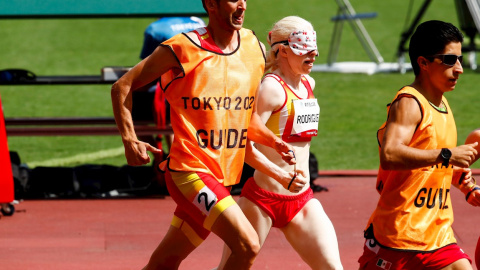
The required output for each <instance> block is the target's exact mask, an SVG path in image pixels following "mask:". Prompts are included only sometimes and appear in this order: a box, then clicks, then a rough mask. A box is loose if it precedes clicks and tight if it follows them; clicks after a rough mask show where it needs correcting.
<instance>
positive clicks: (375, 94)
mask: <svg viewBox="0 0 480 270" xmlns="http://www.w3.org/2000/svg"><path fill="white" fill-rule="evenodd" d="M409 2H410V1H376V0H362V1H360V0H351V3H352V5H353V6H354V8H355V9H356V11H357V12H359V13H360V12H377V14H378V17H377V18H375V19H368V20H364V21H363V23H364V25H365V27H366V29H367V31H368V33H369V34H370V36H371V38H372V39H373V41H374V43H375V45H376V46H377V48H378V50H379V51H380V53H381V54H382V56H383V58H384V59H385V61H387V62H392V61H396V52H397V47H398V43H399V40H400V35H401V33H402V32H403V31H404V29H405V19H406V16H407V11H408V5H409ZM422 2H423V1H414V2H413V14H412V15H411V16H412V17H413V16H414V15H415V14H416V12H417V10H418V9H419V7H420V5H421V4H422ZM336 12H337V6H336V4H335V1H313V0H306V1H303V2H302V5H299V4H298V3H297V1H293V0H290V1H287V0H283V1H278V0H255V1H248V10H247V16H246V22H245V27H246V28H250V29H253V30H255V32H256V34H257V35H258V37H259V38H260V40H261V41H262V42H263V43H264V44H267V43H266V35H267V33H268V30H269V29H270V27H271V26H272V25H273V23H274V22H275V21H277V20H279V19H281V18H283V17H285V16H289V15H298V16H301V17H303V18H305V19H307V20H309V21H311V22H312V23H313V25H314V27H315V29H316V31H317V35H318V47H319V52H320V55H319V57H318V58H317V63H318V64H320V63H325V62H326V59H327V55H328V49H329V45H330V39H331V35H332V31H333V22H331V21H330V18H331V17H332V16H333V15H335V14H336ZM412 17H411V18H412ZM429 19H440V20H444V21H449V22H452V23H454V24H456V25H457V26H458V18H457V14H456V11H455V6H454V1H432V4H431V5H430V7H429V9H428V10H427V13H426V14H425V16H424V17H423V20H429ZM152 20H153V18H152V19H83V20H81V19H60V20H0V37H1V39H0V44H1V45H0V47H1V48H2V49H1V51H0V59H1V61H0V70H1V69H6V68H24V69H28V70H31V71H33V72H34V73H36V74H37V75H92V74H93V75H98V74H100V69H101V68H102V67H104V66H132V65H135V64H136V63H137V62H138V61H139V53H140V49H141V46H142V42H143V30H144V29H145V27H146V26H147V25H148V24H149V23H150V22H151V21H152ZM368 60H369V58H368V57H367V54H366V53H365V52H364V50H363V48H362V47H361V44H360V42H359V41H358V40H357V38H356V36H355V35H354V33H353V31H352V30H351V28H350V26H349V25H348V24H347V23H346V24H345V25H344V28H343V35H342V41H341V46H340V50H339V55H338V59H337V61H368ZM312 76H313V77H314V78H315V80H316V85H317V86H316V89H315V93H316V96H317V97H318V99H319V103H320V106H321V118H320V125H319V136H318V138H315V139H314V140H313V142H312V150H313V152H314V153H315V154H316V156H317V158H318V160H319V167H320V169H321V170H331V169H376V168H377V167H378V153H377V151H378V150H377V142H376V131H377V128H378V127H379V126H380V125H381V124H382V122H383V121H384V120H385V118H386V104H387V103H389V102H390V101H391V99H392V98H393V96H394V94H395V92H396V91H397V90H398V89H399V88H400V87H402V86H403V85H406V84H409V83H411V82H412V80H413V74H412V73H407V74H399V73H389V74H375V75H371V76H369V75H365V74H333V73H312ZM478 85H480V77H479V76H478V72H474V71H471V70H465V74H464V75H462V76H461V80H460V82H459V84H458V86H457V88H456V90H455V91H453V92H452V93H448V94H447V98H448V99H449V101H450V105H451V107H452V109H453V111H454V113H455V118H456V123H457V129H458V142H459V143H462V142H463V141H464V140H465V138H466V136H467V134H468V133H469V132H470V131H471V130H473V129H475V128H477V127H479V126H480V124H479V118H478V116H479V115H480V109H479V107H478V106H477V102H476V98H477V97H478ZM0 95H1V97H2V102H3V108H4V113H5V116H6V117H23V116H30V117H41V116H112V109H111V103H110V87H109V86H108V85H100V86H98V85H62V86H15V87H13V86H1V87H0ZM121 146H122V143H121V140H120V137H119V136H74V137H28V138H27V137H10V138H9V147H10V149H11V150H13V151H18V152H19V153H20V157H21V158H22V161H23V162H26V163H27V164H33V165H38V164H42V162H45V161H48V160H58V159H67V158H69V157H72V156H77V155H82V154H89V153H97V152H101V151H107V150H112V149H118V148H119V147H121ZM117 152H118V151H117ZM89 163H97V164H111V165H118V166H120V165H124V164H125V163H126V161H125V158H124V157H123V155H121V154H117V155H115V156H112V157H109V158H100V159H93V158H92V160H91V161H90V162H89ZM62 165H68V166H72V165H78V164H75V163H68V164H62ZM474 167H477V168H480V165H479V164H475V165H474Z"/></svg>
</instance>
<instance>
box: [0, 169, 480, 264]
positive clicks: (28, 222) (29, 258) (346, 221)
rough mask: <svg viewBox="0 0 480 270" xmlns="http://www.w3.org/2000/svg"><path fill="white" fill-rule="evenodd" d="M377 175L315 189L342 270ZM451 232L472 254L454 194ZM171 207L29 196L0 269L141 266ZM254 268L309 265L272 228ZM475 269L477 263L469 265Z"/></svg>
mask: <svg viewBox="0 0 480 270" xmlns="http://www.w3.org/2000/svg"><path fill="white" fill-rule="evenodd" d="M374 175H375V172H374V171H356V172H347V173H345V172H341V171H338V172H328V173H323V174H322V175H321V177H320V178H318V179H317V180H316V181H315V183H316V184H320V185H323V186H326V187H327V188H328V189H329V191H328V192H320V193H315V197H316V198H318V199H319V200H320V201H321V202H322V204H323V206H324V208H325V210H326V212H327V214H328V215H329V216H330V218H331V220H332V222H333V224H334V226H335V229H336V232H337V237H338V242H339V246H340V253H341V259H342V262H343V266H344V268H345V269H346V270H353V269H358V265H357V258H358V257H359V256H360V254H361V252H362V246H363V229H364V226H365V224H366V222H367V219H368V218H369V216H370V214H371V212H372V210H373V208H374V207H375V205H376V202H377V199H378V195H377V193H376V191H375V188H374V187H375V176H374ZM451 196H452V204H453V205H454V206H453V207H454V212H455V222H454V225H453V227H454V230H455V233H456V237H457V240H458V243H459V245H460V246H461V247H462V248H463V250H464V251H465V252H466V253H467V254H469V255H470V256H471V257H472V259H473V257H474V252H475V246H476V243H477V239H478V237H479V236H480V226H479V224H480V208H474V207H471V206H469V205H468V204H467V203H466V202H465V199H464V198H463V195H462V194H461V193H460V192H459V191H458V190H457V189H454V190H453V191H452V192H451ZM174 207H175V204H174V202H173V201H172V199H171V198H170V197H168V196H167V197H165V198H152V199H105V200H28V201H24V202H21V203H20V204H19V205H16V207H15V208H16V211H17V212H16V213H15V214H14V215H13V216H11V217H2V218H1V219H0V269H2V270H23V269H29V270H30V269H48V270H56V269H62V270H64V269H68V270H77V269H88V270H95V269H101V270H104V269H108V270H115V269H141V268H142V267H143V266H144V265H145V263H146V262H147V260H148V258H149V256H150V254H151V252H152V251H153V250H154V248H155V247H156V246H157V244H158V243H159V241H160V240H161V239H162V237H163V235H164V233H165V232H166V231H167V228H168V226H169V224H170V220H171V217H172V212H173V209H174ZM221 250H222V242H221V240H220V239H219V238H218V237H217V236H215V235H213V234H212V235H211V236H210V237H209V238H208V239H207V240H206V241H205V242H204V243H203V244H202V245H201V246H200V247H199V248H197V250H195V251H194V252H193V253H192V254H191V255H190V256H189V257H188V258H187V259H186V260H185V261H184V262H183V263H182V265H181V266H180V269H185V270H196V269H212V268H214V267H215V266H216V265H217V263H218V261H219V259H220V254H221ZM253 269H275V270H281V269H288V270H292V269H309V268H308V267H307V266H306V265H305V264H304V263H303V262H302V260H301V259H300V258H299V256H298V255H297V254H296V253H295V252H294V251H293V249H292V248H291V247H290V246H289V244H288V243H287V241H286V240H285V238H284V236H283V235H282V234H281V233H280V231H279V230H276V229H274V230H272V232H271V233H270V235H269V237H268V239H267V242H266V244H265V246H264V247H263V249H262V251H261V253H260V255H259V256H258V258H257V260H256V261H255V264H254V267H253ZM474 269H475V268H474Z"/></svg>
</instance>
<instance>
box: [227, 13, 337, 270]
mask: <svg viewBox="0 0 480 270" xmlns="http://www.w3.org/2000/svg"><path fill="white" fill-rule="evenodd" d="M268 43H269V45H270V51H269V52H268V53H267V64H266V67H265V70H266V71H267V72H270V73H267V74H266V75H265V77H264V79H263V81H262V83H261V86H260V91H259V96H258V98H257V112H258V114H259V115H260V118H261V119H262V121H263V122H264V123H265V125H266V126H267V127H268V128H269V129H270V130H272V131H273V132H274V133H275V134H276V135H277V136H278V137H279V138H281V139H282V140H284V141H285V142H288V143H289V144H291V145H292V146H293V148H294V151H295V156H296V160H297V163H296V168H295V166H292V165H288V164H287V163H286V162H284V161H283V160H282V159H281V158H278V154H277V153H276V152H275V151H272V150H271V149H269V148H268V147H264V146H262V145H258V144H256V145H255V147H256V149H258V151H260V152H261V153H262V154H263V155H264V159H265V160H263V161H262V162H266V163H267V164H270V163H273V164H271V165H270V166H278V167H279V168H281V169H283V170H285V171H293V170H295V171H297V172H298V173H300V174H302V175H303V176H304V177H305V178H306V179H308V178H309V175H308V172H309V169H308V157H309V152H310V143H311V140H312V137H314V136H316V135H317V129H318V119H319V113H320V107H319V106H318V103H317V100H316V99H315V97H314V96H313V88H314V87H315V81H314V80H313V78H312V77H310V76H309V75H308V74H309V73H310V72H311V70H312V66H313V63H314V61H315V57H316V56H317V54H318V51H317V45H316V34H315V31H314V30H313V26H312V25H311V23H309V22H308V21H306V20H304V19H302V18H300V17H296V16H289V17H286V18H283V19H281V20H280V21H278V22H277V23H275V25H274V26H273V29H272V30H271V31H270V33H269V35H268ZM263 155H261V156H263ZM265 157H266V158H265ZM267 159H268V160H267ZM246 160H247V162H248V161H249V158H247V159H246ZM250 165H252V164H250ZM254 165H255V164H253V167H255V166H254ZM238 205H239V206H240V207H241V209H242V211H243V212H244V213H245V215H246V216H247V218H248V220H249V221H250V222H251V223H252V225H253V227H254V228H255V230H256V232H257V233H258V236H259V239H260V245H261V246H263V244H264V243H265V240H266V238H267V236H268V233H269V232H270V230H271V228H272V227H276V228H279V229H280V230H281V231H282V232H283V234H284V235H285V237H286V239H287V240H288V242H289V243H290V244H291V245H292V247H293V248H294V249H295V250H296V252H298V254H299V255H300V256H301V257H302V259H303V260H304V261H305V262H306V263H307V264H308V265H309V266H310V267H311V268H312V269H343V267H342V264H341V261H340V255H339V250H338V243H337V237H336V234H335V230H334V228H333V225H332V222H331V221H330V219H329V218H328V216H327V215H326V213H325V211H324V210H323V208H322V205H321V204H320V202H319V201H318V200H317V199H315V198H314V197H313V192H312V190H311V188H310V186H309V185H308V182H307V183H306V185H305V186H303V188H301V189H298V190H293V189H292V188H291V187H290V186H289V183H281V182H279V181H277V180H275V179H274V178H272V177H270V176H269V175H266V174H264V173H262V172H260V171H258V170H257V171H255V173H254V176H253V177H252V178H250V179H248V181H247V182H246V184H245V186H244V187H243V189H242V194H241V196H240V199H239V200H238ZM229 253H230V250H229V249H228V248H227V247H226V248H225V249H224V254H223V258H222V261H221V262H220V265H219V267H218V269H226V268H225V267H224V265H225V262H226V259H227V258H228V254H229Z"/></svg>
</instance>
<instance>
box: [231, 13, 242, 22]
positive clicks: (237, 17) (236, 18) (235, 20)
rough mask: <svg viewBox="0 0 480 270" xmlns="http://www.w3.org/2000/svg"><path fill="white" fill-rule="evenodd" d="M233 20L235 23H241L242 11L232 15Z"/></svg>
mask: <svg viewBox="0 0 480 270" xmlns="http://www.w3.org/2000/svg"><path fill="white" fill-rule="evenodd" d="M233 21H234V22H235V23H237V24H242V23H243V13H242V14H240V15H235V14H234V15H233Z"/></svg>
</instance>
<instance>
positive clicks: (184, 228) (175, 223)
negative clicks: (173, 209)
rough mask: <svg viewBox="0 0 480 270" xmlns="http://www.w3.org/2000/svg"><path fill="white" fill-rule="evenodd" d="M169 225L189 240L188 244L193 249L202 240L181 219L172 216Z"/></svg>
mask: <svg viewBox="0 0 480 270" xmlns="http://www.w3.org/2000/svg"><path fill="white" fill-rule="evenodd" d="M171 225H172V226H173V227H175V228H177V229H179V230H181V231H182V232H183V233H184V234H185V236H186V237H187V238H188V240H190V243H192V245H194V246H195V247H198V246H199V245H200V244H201V243H202V242H203V239H202V238H201V237H200V236H198V234H197V233H196V232H195V231H194V230H193V229H192V227H190V225H188V223H187V222H185V221H184V220H183V219H181V218H179V217H177V216H173V219H172V223H171Z"/></svg>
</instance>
